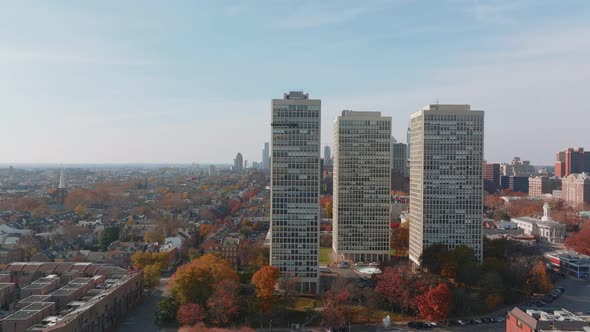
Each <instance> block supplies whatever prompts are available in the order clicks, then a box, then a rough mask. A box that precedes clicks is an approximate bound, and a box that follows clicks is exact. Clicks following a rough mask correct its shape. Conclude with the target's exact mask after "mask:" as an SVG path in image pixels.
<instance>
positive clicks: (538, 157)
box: [0, 0, 590, 165]
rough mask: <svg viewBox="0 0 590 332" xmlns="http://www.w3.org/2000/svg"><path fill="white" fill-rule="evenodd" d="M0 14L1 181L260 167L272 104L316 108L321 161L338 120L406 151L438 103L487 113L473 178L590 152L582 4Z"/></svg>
mask: <svg viewBox="0 0 590 332" xmlns="http://www.w3.org/2000/svg"><path fill="white" fill-rule="evenodd" d="M4 7H5V8H4V9H5V10H3V11H2V12H1V13H0V27H1V28H2V29H0V36H2V40H3V44H2V46H0V71H1V72H2V73H3V75H1V76H0V100H2V111H1V114H2V117H1V123H2V126H1V128H2V134H3V137H4V138H5V139H4V140H3V143H2V144H1V145H0V147H1V149H0V152H1V153H0V164H4V165H11V164H12V165H14V164H56V165H57V164H61V163H64V164H154V163H155V164H191V163H192V162H197V163H205V161H207V162H208V163H216V164H230V163H231V162H232V160H233V158H234V157H235V155H236V154H237V153H238V152H241V153H242V155H243V156H244V160H248V161H260V160H261V154H262V148H263V144H264V142H268V141H269V140H270V115H271V110H270V104H271V99H273V98H282V96H283V93H284V92H287V91H289V90H303V91H305V92H307V93H309V95H310V98H317V99H321V100H322V146H323V145H326V144H329V145H331V142H332V123H333V120H334V118H335V117H336V115H337V114H338V113H340V112H341V110H344V109H352V110H356V111H380V112H382V114H383V115H384V116H391V117H392V119H393V121H392V133H393V135H394V136H395V137H396V139H397V140H398V141H401V142H405V141H406V128H407V125H408V121H409V117H410V114H411V113H413V112H415V111H416V110H418V109H420V108H422V107H423V106H424V105H427V104H429V103H435V102H437V101H438V102H439V103H441V104H454V103H458V104H470V105H471V107H472V109H481V110H484V111H485V112H486V113H485V159H487V160H488V161H490V162H509V161H510V160H511V159H512V158H513V157H514V156H519V157H521V158H522V159H524V160H530V161H531V163H532V164H535V165H552V164H553V160H554V158H555V153H556V152H558V151H559V150H562V149H564V148H566V147H578V146H582V147H584V145H585V144H587V143H588V142H589V140H588V138H587V137H583V136H584V135H585V132H587V124H588V123H590V112H588V110H587V108H588V107H587V106H584V105H585V101H586V98H587V96H586V95H587V91H586V90H587V87H588V86H589V85H590V64H589V62H588V59H589V58H590V38H588V36H590V19H589V18H590V2H587V1H582V0H578V1H575V0H572V1H568V2H567V4H564V3H559V4H556V3H555V2H553V1H545V0H539V1H534V0H515V1H508V0H498V1H485V2H479V1H468V0H465V1H463V0H447V1H440V2H426V1H423V2H419V1H407V0H399V1H395V0H374V1H367V2H362V3H359V2H356V1H325V2H315V1H298V2H288V1H287V2H276V1H259V2H255V3H248V2H243V1H214V2H213V1H212V2H198V3H191V2H188V3H182V4H181V5H177V6H169V5H168V4H161V3H157V2H150V1H145V2H144V1H141V2H138V1H129V2H117V1H101V2H93V3H92V2H91V3H75V4H72V3H70V2H65V1H52V2H27V3H20V2H17V3H10V4H6V5H5V6H4ZM418 18H419V19H418ZM586 136H587V134H586ZM586 148H587V149H590V146H586ZM322 150H323V147H322Z"/></svg>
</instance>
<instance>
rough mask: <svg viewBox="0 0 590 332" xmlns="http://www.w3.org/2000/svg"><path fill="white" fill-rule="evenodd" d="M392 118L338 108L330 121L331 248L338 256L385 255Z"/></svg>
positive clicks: (382, 257) (365, 259)
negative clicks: (331, 170) (332, 176)
mask: <svg viewBox="0 0 590 332" xmlns="http://www.w3.org/2000/svg"><path fill="white" fill-rule="evenodd" d="M390 185H391V117H384V116H381V113H380V112H353V111H342V115H341V116H338V117H337V118H336V121H335V123H334V196H333V197H334V201H333V222H332V225H333V238H332V246H333V248H334V253H335V254H336V255H337V257H338V259H345V260H352V261H355V262H381V261H385V260H388V259H389V248H390V246H389V221H390V220H389V219H390V211H389V204H390Z"/></svg>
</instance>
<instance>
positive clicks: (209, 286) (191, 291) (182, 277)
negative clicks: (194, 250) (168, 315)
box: [168, 254, 239, 305]
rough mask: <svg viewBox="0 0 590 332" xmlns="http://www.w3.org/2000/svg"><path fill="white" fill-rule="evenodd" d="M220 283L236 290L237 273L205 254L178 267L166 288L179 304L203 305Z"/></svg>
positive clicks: (213, 256) (225, 262)
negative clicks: (229, 285) (233, 286)
mask: <svg viewBox="0 0 590 332" xmlns="http://www.w3.org/2000/svg"><path fill="white" fill-rule="evenodd" d="M226 281H227V282H226ZM222 283H226V284H233V285H235V286H236V287H235V288H233V289H234V290H237V285H238V284H239V277H238V273H237V272H236V271H235V270H234V269H233V268H232V267H231V265H230V264H229V263H228V262H227V261H226V260H224V259H222V258H219V257H217V256H215V255H212V254H205V255H203V256H201V257H199V258H196V259H194V260H192V261H191V262H190V263H187V264H184V265H182V266H180V267H179V268H178V269H177V270H176V273H174V275H173V276H172V278H171V279H170V282H169V284H168V287H169V289H170V293H171V294H172V296H173V297H174V298H175V299H176V300H177V301H178V302H180V303H181V304H183V303H187V302H192V303H197V304H201V305H205V304H207V300H208V299H209V297H210V296H211V295H212V294H213V293H214V291H217V285H220V284H222ZM226 286H227V285H226Z"/></svg>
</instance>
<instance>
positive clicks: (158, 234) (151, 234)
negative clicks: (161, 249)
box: [143, 227, 165, 244]
mask: <svg viewBox="0 0 590 332" xmlns="http://www.w3.org/2000/svg"><path fill="white" fill-rule="evenodd" d="M143 240H144V241H145V242H146V243H155V242H157V243H160V244H163V243H164V240H165V234H164V232H163V231H162V230H161V229H160V228H159V227H156V228H155V229H153V230H149V231H146V232H145V233H143Z"/></svg>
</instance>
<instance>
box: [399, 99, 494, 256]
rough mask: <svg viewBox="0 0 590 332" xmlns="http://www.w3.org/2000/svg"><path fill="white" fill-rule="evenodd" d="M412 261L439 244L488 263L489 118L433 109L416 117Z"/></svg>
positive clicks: (454, 108) (458, 109) (463, 108)
mask: <svg viewBox="0 0 590 332" xmlns="http://www.w3.org/2000/svg"><path fill="white" fill-rule="evenodd" d="M410 125H411V131H410V132H411V141H410V143H411V146H412V149H411V152H410V153H411V156H410V174H411V178H410V260H411V261H412V262H414V263H416V264H420V255H421V254H422V252H423V250H424V249H425V248H427V247H428V246H430V245H433V244H435V243H442V244H445V245H447V247H448V248H449V249H453V248H455V247H457V246H459V245H467V246H469V247H471V248H472V249H473V250H474V252H475V256H476V257H477V259H479V261H481V259H482V205H483V178H482V163H483V135H484V112H483V111H472V110H470V106H469V105H438V104H436V105H427V106H426V107H424V108H423V109H421V110H419V111H418V112H416V113H414V114H412V116H411V121H410Z"/></svg>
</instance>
